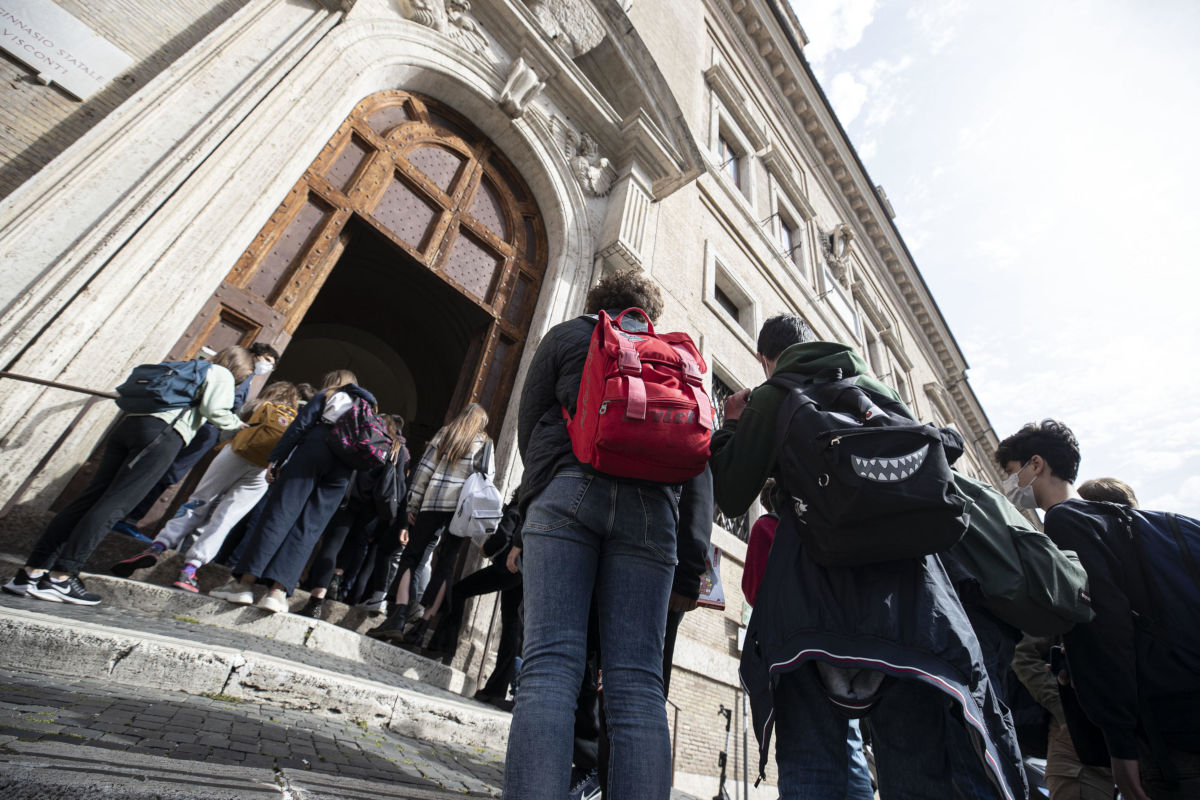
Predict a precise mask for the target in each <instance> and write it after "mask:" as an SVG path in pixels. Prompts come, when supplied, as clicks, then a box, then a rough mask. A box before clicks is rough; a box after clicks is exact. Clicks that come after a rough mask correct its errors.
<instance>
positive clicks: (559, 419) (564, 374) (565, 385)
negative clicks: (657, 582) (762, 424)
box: [513, 309, 713, 599]
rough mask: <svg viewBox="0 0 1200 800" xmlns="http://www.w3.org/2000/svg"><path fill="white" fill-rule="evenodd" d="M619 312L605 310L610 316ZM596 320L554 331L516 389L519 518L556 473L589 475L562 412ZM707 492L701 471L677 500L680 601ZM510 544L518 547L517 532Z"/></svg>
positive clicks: (704, 521) (708, 506)
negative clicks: (572, 470) (521, 467)
mask: <svg viewBox="0 0 1200 800" xmlns="http://www.w3.org/2000/svg"><path fill="white" fill-rule="evenodd" d="M620 311H621V309H614V310H610V311H609V314H610V315H612V316H616V314H618V313H620ZM622 327H624V328H625V329H627V330H631V331H636V330H645V324H644V323H643V322H642V320H641V319H640V318H638V317H633V316H630V317H627V318H626V319H624V320H623V321H622ZM595 329H596V318H595V317H593V316H582V317H576V318H574V319H569V320H567V321H566V322H560V323H559V324H557V325H555V326H554V327H553V328H551V329H550V330H549V331H547V332H546V335H545V336H544V337H543V338H542V341H541V343H540V344H538V348H537V352H536V353H535V354H534V356H533V361H532V362H531V363H530V365H529V370H528V372H527V373H526V375H525V385H524V386H523V387H522V389H521V408H520V411H519V412H518V414H517V449H518V451H519V452H520V454H521V461H522V462H523V464H524V467H525V470H524V473H523V474H522V476H521V488H520V491H519V494H520V498H521V500H520V511H521V514H522V516H523V515H524V512H525V509H526V508H528V506H529V502H530V501H532V500H533V498H535V497H537V495H538V494H539V493H540V492H541V491H542V490H543V489H545V488H546V486H548V485H549V483H550V479H551V478H553V477H554V476H555V474H556V473H558V472H559V471H560V470H562V469H566V468H567V467H575V468H578V469H583V470H590V467H588V466H586V465H584V464H580V463H579V460H578V459H576V458H575V455H574V453H572V452H571V438H570V436H568V435H567V425H566V420H565V419H563V415H562V412H563V409H564V408H565V409H566V410H567V413H569V414H571V415H574V414H575V400H576V398H577V397H578V396H579V384H580V382H581V381H582V380H583V364H584V362H585V361H586V360H587V353H588V346H589V345H590V344H591V340H592V332H593V331H595ZM712 520H713V489H712V474H711V473H710V472H709V471H708V470H707V469H706V470H705V471H704V472H702V473H700V474H699V475H697V476H696V477H694V478H692V479H691V480H689V481H686V482H685V483H684V484H683V486H682V488H681V489H680V494H679V527H678V532H677V539H676V551H677V553H678V558H679V564H678V566H677V567H676V569H675V585H674V587H673V591H675V592H676V593H678V594H682V595H684V596H685V597H689V598H693V599H694V598H696V597H698V596H699V594H700V578H701V576H703V574H704V570H705V559H706V558H707V556H708V548H709V540H710V539H711V537H712ZM513 544H514V545H515V546H517V547H520V546H521V545H520V531H518V532H517V534H516V536H515V540H514V542H513Z"/></svg>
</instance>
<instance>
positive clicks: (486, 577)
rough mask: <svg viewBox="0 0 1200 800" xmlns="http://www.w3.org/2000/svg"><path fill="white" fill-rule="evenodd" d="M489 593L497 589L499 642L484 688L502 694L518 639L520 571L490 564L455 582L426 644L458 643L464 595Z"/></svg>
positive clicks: (450, 647) (440, 647) (451, 645)
mask: <svg viewBox="0 0 1200 800" xmlns="http://www.w3.org/2000/svg"><path fill="white" fill-rule="evenodd" d="M492 592H500V642H499V644H498V645H497V650H496V668H495V669H494V670H492V675H491V677H490V678H489V679H488V682H487V684H486V685H485V686H484V687H483V691H484V692H486V693H487V694H490V695H496V696H499V697H505V696H507V694H508V684H509V683H510V682H511V681H512V673H513V665H514V663H515V661H516V658H517V653H518V650H519V643H520V640H521V618H520V614H519V611H520V608H521V600H522V599H523V595H524V592H523V591H522V587H521V573H519V572H517V573H513V572H509V571H508V568H507V567H505V566H504V564H503V563H500V564H489V565H488V566H486V567H484V568H483V569H481V570H477V571H476V572H472V573H471V574H470V575H468V576H466V577H465V578H463V579H462V580H460V581H457V582H456V583H455V584H454V586H453V587H452V588H451V590H450V604H449V607H448V610H447V611H446V614H445V615H444V616H443V617H442V620H441V622H439V623H438V626H437V628H436V629H435V630H434V632H433V638H432V639H431V640H430V642H429V646H430V647H431V648H433V649H436V650H453V649H454V647H455V645H456V644H457V643H458V634H459V631H460V629H461V628H462V618H463V611H464V609H465V608H466V603H467V598H469V597H476V596H478V595H481V594H491V593H492Z"/></svg>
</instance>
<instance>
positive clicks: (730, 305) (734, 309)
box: [713, 286, 741, 319]
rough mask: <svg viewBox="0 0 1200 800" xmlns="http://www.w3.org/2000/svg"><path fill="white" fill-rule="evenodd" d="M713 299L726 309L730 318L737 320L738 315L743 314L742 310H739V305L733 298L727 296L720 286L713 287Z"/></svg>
mask: <svg viewBox="0 0 1200 800" xmlns="http://www.w3.org/2000/svg"><path fill="white" fill-rule="evenodd" d="M713 299H715V300H716V301H717V305H719V306H720V307H721V308H723V309H725V311H727V312H728V313H729V316H731V317H733V318H734V319H737V318H738V315H739V314H741V309H739V308H738V306H737V303H735V302H733V298H732V297H730V296H729V295H728V294H726V293H725V290H724V289H722V288H721V287H720V286H714V287H713Z"/></svg>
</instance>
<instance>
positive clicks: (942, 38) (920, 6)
mask: <svg viewBox="0 0 1200 800" xmlns="http://www.w3.org/2000/svg"><path fill="white" fill-rule="evenodd" d="M966 10H967V4H966V3H965V2H964V0H926V1H925V2H921V3H917V4H916V5H914V6H913V7H912V8H910V9H909V10H908V15H907V16H908V19H909V21H911V22H913V23H914V24H915V25H916V26H917V29H918V30H919V31H920V32H921V34H922V36H923V38H924V43H925V44H926V45H927V46H928V48H929V52H930V54H931V55H937V54H938V53H939V52H941V51H942V50H943V49H944V48H945V47H946V45H948V44H950V42H952V41H954V37H955V34H956V26H957V24H958V22H959V20H960V19H961V18H962V16H963V14H964V13H965V12H966Z"/></svg>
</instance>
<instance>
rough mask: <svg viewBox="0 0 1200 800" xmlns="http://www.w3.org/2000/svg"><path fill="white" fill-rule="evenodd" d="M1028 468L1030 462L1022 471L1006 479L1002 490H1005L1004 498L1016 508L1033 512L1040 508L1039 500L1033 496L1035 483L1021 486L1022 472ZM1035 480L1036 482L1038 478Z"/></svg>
mask: <svg viewBox="0 0 1200 800" xmlns="http://www.w3.org/2000/svg"><path fill="white" fill-rule="evenodd" d="M1028 466H1029V462H1028V461H1026V462H1025V463H1024V464H1022V465H1021V469H1019V470H1017V471H1016V472H1014V473H1013V474H1012V475H1009V476H1008V477H1007V478H1005V479H1004V481H1003V482H1002V483H1001V484H1000V488H1001V489H1003V490H1004V496H1005V497H1007V498H1008V499H1009V502H1011V503H1012V504H1013V505H1014V506H1016V507H1017V508H1020V509H1026V510H1033V509H1035V508H1037V507H1038V505H1037V498H1035V497H1034V496H1033V481H1030V482H1029V483H1028V485H1026V486H1021V485H1020V482H1021V472H1022V470H1024V469H1025V467H1028ZM1033 480H1034V481H1035V480H1037V478H1034V479H1033Z"/></svg>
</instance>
